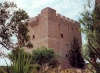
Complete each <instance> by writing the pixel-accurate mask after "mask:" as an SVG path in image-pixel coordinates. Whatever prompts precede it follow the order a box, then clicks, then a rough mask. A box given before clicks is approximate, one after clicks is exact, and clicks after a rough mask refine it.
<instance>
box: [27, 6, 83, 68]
mask: <svg viewBox="0 0 100 73" xmlns="http://www.w3.org/2000/svg"><path fill="white" fill-rule="evenodd" d="M79 28H80V23H78V22H77V21H74V20H71V19H69V18H66V17H65V16H61V15H60V14H57V13H56V10H54V9H52V8H49V7H47V8H45V9H43V10H42V11H41V13H40V14H39V15H38V16H36V17H33V18H31V19H30V21H29V25H28V29H29V35H30V36H31V40H30V42H31V43H32V44H33V46H34V48H38V47H41V46H45V47H49V48H52V49H54V51H55V52H57V53H58V54H60V56H61V67H62V68H63V69H65V68H71V66H70V64H69V62H68V51H69V49H70V43H71V42H72V40H73V38H74V36H75V37H76V38H78V40H79V43H80V45H81V44H82V41H81V32H80V31H79ZM26 51H28V52H31V51H32V49H26Z"/></svg>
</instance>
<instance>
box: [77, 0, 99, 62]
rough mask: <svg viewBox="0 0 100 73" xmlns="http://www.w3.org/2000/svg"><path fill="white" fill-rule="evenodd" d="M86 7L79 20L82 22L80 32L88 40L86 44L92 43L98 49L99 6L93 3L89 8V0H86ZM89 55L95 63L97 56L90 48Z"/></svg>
mask: <svg viewBox="0 0 100 73" xmlns="http://www.w3.org/2000/svg"><path fill="white" fill-rule="evenodd" d="M86 7H87V8H86V9H85V11H84V12H83V13H82V18H81V19H80V20H79V21H80V22H81V24H83V28H82V32H83V33H85V35H86V38H87V40H88V41H87V45H92V46H93V47H95V48H96V49H98V51H100V50H99V49H100V7H99V6H96V4H95V5H94V9H92V10H91V8H92V7H91V0H88V4H87V6H86ZM89 57H90V59H91V61H92V63H94V64H96V60H97V58H98V57H97V56H96V55H95V54H94V52H93V51H91V50H89Z"/></svg>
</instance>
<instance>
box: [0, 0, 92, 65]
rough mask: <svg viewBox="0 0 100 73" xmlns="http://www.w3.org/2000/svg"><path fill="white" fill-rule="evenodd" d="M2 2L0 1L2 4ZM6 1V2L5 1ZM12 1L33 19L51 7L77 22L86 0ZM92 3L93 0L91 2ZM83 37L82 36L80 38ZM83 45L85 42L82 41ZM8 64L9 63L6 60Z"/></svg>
mask: <svg viewBox="0 0 100 73" xmlns="http://www.w3.org/2000/svg"><path fill="white" fill-rule="evenodd" d="M3 1H4V0H0V2H3ZM7 1H8V0H7ZM9 1H14V2H15V3H16V4H17V6H18V7H19V8H22V9H24V10H25V11H26V12H27V13H28V14H29V16H30V17H34V16H36V15H37V14H39V13H40V12H41V10H42V9H44V8H46V7H51V8H53V9H55V10H56V12H57V13H59V14H61V15H64V16H66V17H68V18H71V19H73V20H76V21H78V19H79V18H80V13H81V12H82V11H84V4H86V3H87V0H9ZM92 1H93V0H92ZM82 37H84V36H82ZM83 42H84V43H85V41H84V40H83ZM6 61H7V62H8V63H10V61H9V60H8V59H6ZM0 65H5V63H4V59H1V58H0Z"/></svg>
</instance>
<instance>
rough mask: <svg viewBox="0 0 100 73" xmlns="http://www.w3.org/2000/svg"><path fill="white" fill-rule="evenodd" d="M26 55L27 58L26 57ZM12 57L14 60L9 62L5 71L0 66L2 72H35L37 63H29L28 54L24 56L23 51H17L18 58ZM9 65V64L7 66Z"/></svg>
mask: <svg viewBox="0 0 100 73" xmlns="http://www.w3.org/2000/svg"><path fill="white" fill-rule="evenodd" d="M26 57H27V58H26ZM13 58H14V62H13V63H12V64H11V68H10V69H9V68H8V70H7V71H5V70H3V69H2V68H0V70H1V71H2V72H3V73H36V72H35V70H36V68H37V66H38V65H33V66H32V65H31V60H32V58H30V56H28V55H27V56H26V55H25V53H24V52H23V51H19V53H18V58H15V57H13ZM7 67H9V66H7Z"/></svg>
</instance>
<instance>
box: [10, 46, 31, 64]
mask: <svg viewBox="0 0 100 73" xmlns="http://www.w3.org/2000/svg"><path fill="white" fill-rule="evenodd" d="M20 52H22V53H24V55H25V58H26V59H27V58H30V59H31V56H32V55H31V54H30V53H28V52H27V53H26V52H25V51H24V49H20V48H18V47H17V48H15V49H14V50H12V51H11V53H9V54H8V58H9V59H10V60H11V61H12V62H14V60H15V59H17V58H18V56H19V53H20Z"/></svg>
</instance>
